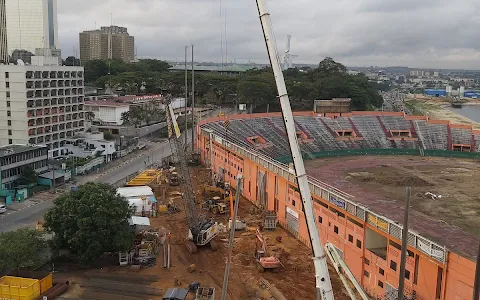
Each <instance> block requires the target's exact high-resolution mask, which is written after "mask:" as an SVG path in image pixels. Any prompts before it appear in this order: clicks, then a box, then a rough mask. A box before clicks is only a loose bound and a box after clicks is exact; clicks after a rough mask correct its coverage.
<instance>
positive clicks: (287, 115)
mask: <svg viewBox="0 0 480 300" xmlns="http://www.w3.org/2000/svg"><path fill="white" fill-rule="evenodd" d="M256 1H257V8H258V13H259V16H260V22H261V24H262V29H263V34H264V37H265V43H266V45H267V50H268V56H269V58H270V64H271V65H272V69H273V74H274V76H275V82H276V84H277V89H278V96H279V98H280V105H281V107H282V114H283V120H284V122H285V128H286V131H287V136H288V141H289V144H290V151H291V153H292V158H293V164H294V166H295V173H296V176H297V181H298V187H299V190H300V196H301V198H302V203H303V210H304V212H305V219H306V221H307V228H308V231H309V236H310V241H311V243H312V248H313V263H314V266H315V278H316V286H317V292H318V293H319V294H320V296H321V297H322V299H324V300H333V299H334V297H333V290H332V283H331V281H330V274H329V273H328V266H327V259H326V256H325V253H324V251H323V247H322V243H321V241H320V232H319V231H318V228H317V224H316V218H315V213H314V210H313V203H312V195H311V193H310V187H309V185H308V178H307V173H306V172H305V166H304V164H303V159H302V155H301V152H300V147H299V145H298V141H297V134H296V130H295V123H294V120H293V113H292V108H291V107H290V100H289V99H288V94H287V87H286V85H285V80H284V78H283V73H282V68H281V66H280V59H279V56H278V50H277V45H276V43H275V39H274V34H273V27H272V21H271V18H270V14H269V13H268V9H267V5H266V1H265V0H256Z"/></svg>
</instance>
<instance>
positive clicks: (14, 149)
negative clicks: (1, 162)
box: [0, 145, 47, 157]
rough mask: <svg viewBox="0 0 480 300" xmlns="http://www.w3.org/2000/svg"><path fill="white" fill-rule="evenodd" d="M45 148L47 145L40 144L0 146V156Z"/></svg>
mask: <svg viewBox="0 0 480 300" xmlns="http://www.w3.org/2000/svg"><path fill="white" fill-rule="evenodd" d="M43 148H47V146H41V145H8V146H3V147H0V157H5V156H9V155H13V154H17V153H23V152H28V151H31V150H35V149H43Z"/></svg>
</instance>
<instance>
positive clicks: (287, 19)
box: [59, 0, 480, 69]
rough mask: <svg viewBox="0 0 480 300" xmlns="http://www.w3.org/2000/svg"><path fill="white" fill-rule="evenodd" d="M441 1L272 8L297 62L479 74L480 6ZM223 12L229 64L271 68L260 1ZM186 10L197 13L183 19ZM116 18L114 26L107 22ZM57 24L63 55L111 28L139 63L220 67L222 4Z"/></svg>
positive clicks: (145, 0) (69, 5) (120, 4)
mask: <svg viewBox="0 0 480 300" xmlns="http://www.w3.org/2000/svg"><path fill="white" fill-rule="evenodd" d="M440 2H441V4H442V5H438V4H439V3H438V2H434V1H432V0H424V1H411V0H409V1H403V2H401V3H398V2H391V1H378V0H360V1H356V2H355V4H353V5H352V4H351V3H349V2H348V1H346V0H341V1H326V2H322V3H321V4H320V3H317V2H315V1H312V0H299V1H296V2H295V3H286V2H274V1H270V3H269V6H270V10H271V13H272V18H273V22H274V27H275V33H276V38H277V44H278V48H279V51H280V52H283V51H284V48H285V41H286V35H287V34H291V35H292V49H291V51H292V53H293V54H297V55H299V58H298V59H296V60H295V61H294V62H296V63H311V64H316V63H318V62H319V61H321V60H322V59H323V58H324V57H327V56H329V57H333V58H334V59H335V60H336V61H339V62H342V63H343V64H345V65H350V66H369V65H378V66H386V65H402V66H409V67H415V68H448V69H452V68H453V69H460V68H462V69H480V60H479V58H480V51H479V49H480V45H478V43H477V42H476V40H477V39H476V32H475V28H477V26H478V23H479V22H480V20H479V19H478V17H476V16H475V13H474V12H475V11H478V10H479V9H480V4H479V3H476V2H474V1H470V0H460V1H459V2H457V3H451V2H447V1H445V0H441V1H440ZM93 4H95V5H93ZM93 8H94V9H93ZM127 8H128V9H127ZM222 9H223V10H224V15H225V10H226V15H227V20H228V22H227V40H228V61H233V60H235V61H236V62H240V63H245V62H248V61H254V62H257V63H265V62H268V58H267V55H266V52H265V49H264V41H263V36H262V32H261V29H260V24H259V21H258V16H257V10H256V7H255V3H254V1H253V2H249V1H244V2H238V1H231V0H223V5H222ZM188 11H192V12H195V14H187V15H188V18H183V17H182V16H183V15H184V14H185V12H188ZM110 13H111V14H112V16H113V18H112V20H113V22H112V21H111V20H110V18H108V17H107V18H105V15H108V16H110ZM428 15H431V16H432V18H426V17H425V16H428ZM433 16H440V18H433ZM59 22H60V26H59V27H60V32H59V34H60V40H61V46H62V49H64V51H66V53H65V55H64V56H67V55H70V54H73V53H74V51H73V49H74V48H76V49H78V41H77V39H78V38H77V36H78V33H79V32H82V31H84V30H92V29H94V28H95V23H96V24H97V26H96V27H97V28H99V27H100V26H107V25H110V23H113V24H114V25H118V26H125V27H128V28H129V33H130V34H131V35H133V36H135V37H136V44H137V49H138V57H151V58H158V59H164V60H172V61H175V60H179V61H182V60H183V59H182V57H183V56H182V50H183V47H184V45H190V44H195V45H196V50H197V51H196V57H197V58H198V60H199V61H214V62H221V60H222V59H221V56H222V55H221V43H220V40H221V37H220V28H223V26H224V24H222V23H221V22H220V12H219V1H187V0H181V1H175V2H171V1H168V2H167V1H151V0H142V1H136V2H135V3H134V4H131V3H130V2H127V1H124V0H118V1H115V2H113V1H102V2H101V3H97V2H96V1H93V0H85V1H82V2H81V3H76V2H75V1H71V0H64V1H61V2H60V3H59Z"/></svg>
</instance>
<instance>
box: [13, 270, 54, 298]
mask: <svg viewBox="0 0 480 300" xmlns="http://www.w3.org/2000/svg"><path fill="white" fill-rule="evenodd" d="M8 275H9V276H12V277H22V278H30V279H38V281H39V283H40V293H44V292H45V291H46V290H48V289H49V288H51V287H52V286H53V276H52V273H50V272H36V271H13V272H11V273H9V274H8Z"/></svg>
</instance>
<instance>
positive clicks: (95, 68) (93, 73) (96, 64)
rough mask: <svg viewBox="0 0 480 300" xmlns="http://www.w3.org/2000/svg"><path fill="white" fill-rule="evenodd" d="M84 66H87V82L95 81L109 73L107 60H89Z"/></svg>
mask: <svg viewBox="0 0 480 300" xmlns="http://www.w3.org/2000/svg"><path fill="white" fill-rule="evenodd" d="M83 66H84V67H85V82H87V83H92V82H95V81H96V80H97V79H98V78H100V77H102V76H106V75H108V63H107V61H104V60H89V61H87V62H86V63H85V64H84V65H83ZM102 87H103V86H102Z"/></svg>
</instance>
